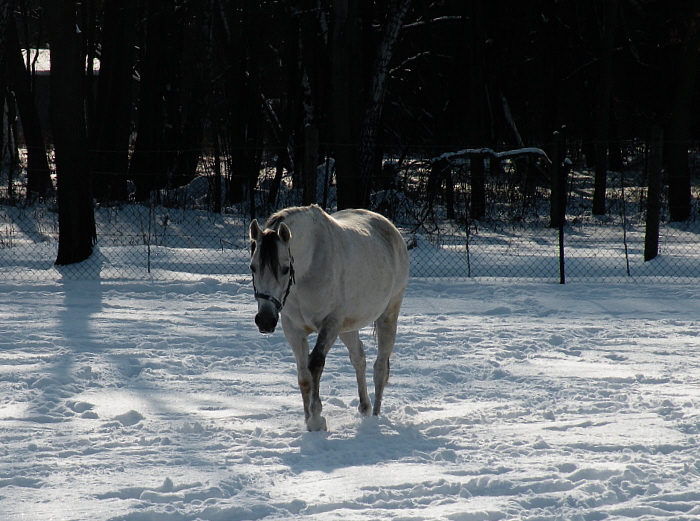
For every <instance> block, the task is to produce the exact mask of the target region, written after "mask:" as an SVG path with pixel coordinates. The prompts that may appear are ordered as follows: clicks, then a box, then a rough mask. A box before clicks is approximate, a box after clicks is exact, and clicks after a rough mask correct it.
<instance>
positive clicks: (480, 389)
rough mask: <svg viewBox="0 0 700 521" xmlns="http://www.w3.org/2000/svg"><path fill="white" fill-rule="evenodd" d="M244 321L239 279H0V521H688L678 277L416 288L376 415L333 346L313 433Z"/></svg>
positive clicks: (275, 350) (689, 436)
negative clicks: (364, 411)
mask: <svg viewBox="0 0 700 521" xmlns="http://www.w3.org/2000/svg"><path fill="white" fill-rule="evenodd" d="M254 312H255V304H254V300H253V297H252V287H251V285H250V282H249V281H248V280H247V277H245V276H243V274H241V275H228V276H225V275H222V276H202V277H200V278H199V279H198V280H193V281H186V282H179V281H171V282H154V281H140V282H134V281H128V280H113V281H106V280H101V281H100V280H70V279H68V278H63V279H59V280H56V281H40V282H31V281H19V282H14V283H13V282H7V281H6V282H4V283H2V284H0V513H1V514H0V518H2V519H3V520H7V521H17V520H32V521H41V520H81V521H82V520H87V519H90V520H94V521H100V520H111V521H151V520H158V521H171V520H172V521H180V520H207V521H219V520H221V521H223V520H226V521H229V520H237V519H291V518H296V517H299V516H300V515H303V516H304V517H305V518H308V519H312V520H334V519H403V520H405V519H442V520H454V521H462V520H490V519H533V520H534V519H538V520H547V519H562V520H587V521H590V520H599V519H627V518H639V519H659V518H668V519H697V518H700V506H699V505H700V492H698V490H700V489H699V488H698V482H699V480H698V475H699V473H700V453H699V452H698V448H697V447H698V443H697V442H698V437H699V436H700V432H699V428H700V413H699V411H698V406H699V405H700V382H699V379H700V371H698V369H699V366H700V349H699V348H700V324H698V321H697V317H698V316H699V314H700V299H699V298H698V291H697V290H696V287H695V286H691V285H681V284H665V285H661V284H629V283H628V284H603V283H576V284H568V285H565V286H560V285H556V284H546V283H534V282H527V283H525V282H519V281H518V279H501V280H492V281H464V282H455V281H452V280H447V279H422V278H416V277H414V278H412V279H411V281H410V283H409V287H408V290H407V294H406V299H405V301H404V307H403V313H402V317H401V320H400V323H399V333H398V338H397V345H396V349H395V354H394V357H393V358H392V376H391V379H390V382H389V386H388V388H387V392H386V394H385V399H384V405H383V415H382V416H381V417H379V418H362V417H360V416H359V415H358V413H357V410H356V407H357V404H358V399H357V396H356V388H355V381H354V371H353V369H352V366H351V364H350V362H349V359H348V357H347V352H346V350H345V348H344V347H343V346H342V345H341V344H338V345H337V346H335V348H334V349H333V350H332V351H331V353H330V355H329V358H328V361H327V363H326V369H325V372H324V375H323V379H322V390H321V396H322V398H323V400H324V415H325V416H326V418H327V420H328V426H329V429H330V430H329V432H327V433H309V432H306V431H305V428H304V423H303V411H302V404H301V396H300V394H299V392H298V389H297V385H296V371H295V366H294V361H293V356H292V353H291V350H290V349H289V346H288V345H287V344H286V342H285V341H284V338H283V335H282V333H281V332H277V333H275V334H273V335H269V336H265V335H261V334H259V333H258V332H257V329H256V327H255V325H254V324H253V315H254ZM362 336H363V341H364V342H365V345H366V346H367V349H368V356H369V361H370V363H369V364H368V366H369V369H368V371H370V372H371V362H372V360H373V357H374V355H375V354H376V349H375V347H374V340H373V338H372V330H371V329H367V330H363V332H362Z"/></svg>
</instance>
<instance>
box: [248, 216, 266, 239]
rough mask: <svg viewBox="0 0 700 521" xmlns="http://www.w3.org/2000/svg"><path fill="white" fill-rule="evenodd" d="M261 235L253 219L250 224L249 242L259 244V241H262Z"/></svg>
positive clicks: (260, 230) (258, 226)
mask: <svg viewBox="0 0 700 521" xmlns="http://www.w3.org/2000/svg"><path fill="white" fill-rule="evenodd" d="M262 235H263V231H262V228H260V225H259V224H258V220H257V219H253V222H251V223H250V240H251V241H253V242H259V241H260V239H262Z"/></svg>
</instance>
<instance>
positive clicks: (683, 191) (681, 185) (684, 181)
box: [666, 0, 700, 221]
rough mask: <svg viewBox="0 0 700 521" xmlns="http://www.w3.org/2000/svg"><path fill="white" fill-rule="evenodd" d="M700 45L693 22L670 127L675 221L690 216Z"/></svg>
mask: <svg viewBox="0 0 700 521" xmlns="http://www.w3.org/2000/svg"><path fill="white" fill-rule="evenodd" d="M698 11H700V1H699V0H694V1H693V2H692V4H691V11H690V13H697V12H698ZM698 46H700V29H698V27H697V25H696V23H695V22H694V21H692V22H689V27H688V33H687V35H686V38H685V45H684V46H683V49H682V51H681V52H682V54H681V59H680V65H679V67H678V70H677V81H676V89H675V94H674V97H673V105H672V109H671V110H672V111H671V117H670V119H669V122H668V127H667V130H666V168H667V171H668V206H669V212H670V214H671V215H670V216H671V221H685V220H686V219H688V217H689V216H690V200H691V193H690V169H689V167H688V147H689V141H690V131H691V126H692V121H693V117H694V116H693V112H692V106H693V92H694V88H695V79H696V78H697V70H698V67H699V66H700V63H699V61H698V58H699V57H700V54H699V53H698Z"/></svg>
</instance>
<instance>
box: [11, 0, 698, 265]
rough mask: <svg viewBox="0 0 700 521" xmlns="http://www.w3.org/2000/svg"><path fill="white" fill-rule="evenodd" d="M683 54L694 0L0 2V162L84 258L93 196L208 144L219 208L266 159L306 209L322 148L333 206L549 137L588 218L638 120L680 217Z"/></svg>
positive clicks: (685, 133) (685, 149)
mask: <svg viewBox="0 0 700 521" xmlns="http://www.w3.org/2000/svg"><path fill="white" fill-rule="evenodd" d="M28 48H31V49H44V48H48V49H50V56H51V70H50V75H49V74H44V75H42V74H41V73H37V72H36V71H35V70H34V69H35V67H34V65H35V64H34V62H33V61H32V59H31V56H33V55H31V54H30V55H29V57H28V56H27V54H26V53H25V54H23V52H22V50H23V49H28ZM699 49H700V0H589V1H585V2H579V1H574V0H537V1H531V2H523V1H522V0H436V1H429V0H413V1H411V0H388V1H385V2H378V1H373V0H338V1H329V0H290V1H272V0H270V1H266V0H261V1H257V2H253V1H241V0H87V1H83V2H75V1H68V0H65V1H64V0H62V1H55V0H43V1H40V0H23V1H19V2H18V1H5V0H0V96H2V97H3V98H4V103H1V102H0V106H2V105H4V107H5V114H6V117H7V120H8V121H9V122H10V123H9V124H8V125H6V126H3V127H2V128H3V134H2V140H1V141H2V146H3V157H5V156H6V155H7V154H11V150H10V148H12V147H10V144H12V143H14V144H15V145H14V146H15V147H16V144H17V143H19V142H21V143H22V145H23V146H25V147H26V150H27V158H26V197H27V199H31V198H41V197H46V196H49V195H52V194H53V193H54V191H55V190H57V191H58V193H57V196H58V206H59V225H60V241H59V251H58V259H57V263H58V264H66V263H72V262H76V261H79V260H82V259H85V258H87V257H88V256H89V255H90V252H91V251H92V243H93V241H94V238H95V231H94V230H95V226H94V216H93V214H92V212H93V204H94V201H98V202H101V203H109V202H118V201H128V200H135V201H137V202H138V201H145V200H147V199H149V197H150V196H151V193H152V191H153V190H158V189H163V188H173V187H177V186H181V185H184V184H186V183H188V182H189V181H191V180H192V179H193V178H194V177H195V176H196V175H197V167H198V164H199V162H200V161H201V160H202V158H203V157H204V155H205V154H212V155H214V156H215V157H216V158H217V159H218V158H219V157H224V156H225V157H227V158H229V164H230V176H229V178H228V183H227V184H226V190H225V191H224V192H223V193H218V194H217V196H216V197H217V198H218V200H217V205H216V206H215V209H216V210H217V211H221V205H222V204H223V205H226V204H235V203H237V202H239V201H241V200H243V199H245V198H246V197H251V200H252V196H251V195H250V194H251V193H252V190H253V188H254V187H255V186H256V183H257V182H258V179H259V176H260V172H261V164H262V161H263V157H264V156H266V155H268V156H269V155H273V156H274V157H275V158H276V161H277V167H278V171H279V172H280V173H281V172H283V171H285V170H286V171H289V172H292V173H293V179H294V183H295V184H297V185H298V187H300V188H302V189H303V191H304V201H305V202H311V201H314V200H315V190H316V177H315V176H316V167H317V165H319V164H322V163H323V162H324V161H325V160H326V158H328V157H332V158H334V159H335V176H336V178H335V179H336V186H337V197H338V208H339V209H342V208H347V207H367V206H368V205H369V201H370V193H371V191H372V190H373V189H377V188H378V187H382V185H384V184H387V183H388V184H390V183H391V179H390V176H389V178H388V177H387V176H386V175H385V172H383V168H382V158H383V157H385V155H386V154H391V155H392V156H393V157H398V158H401V157H404V156H405V155H406V154H409V153H410V154H415V153H417V152H419V153H421V154H423V155H424V156H425V157H437V156H439V155H440V154H443V153H445V152H452V151H457V150H463V149H478V148H482V147H487V148H490V149H492V150H496V151H498V150H508V149H517V148H524V147H530V146H533V147H542V148H545V150H548V146H549V144H550V143H551V142H552V133H553V132H554V131H559V132H561V133H562V134H565V136H566V142H567V143H568V146H569V147H576V148H577V153H578V154H579V155H580V157H584V158H585V161H586V163H587V165H586V166H587V167H589V168H591V169H594V171H595V191H594V193H593V195H592V198H593V201H592V208H593V210H592V211H593V213H594V214H598V215H601V214H605V212H606V198H605V193H606V183H607V179H608V175H609V172H611V171H619V170H620V169H621V168H622V162H623V160H624V152H623V147H622V143H623V142H628V141H630V140H642V141H648V140H649V139H650V135H651V133H652V132H654V135H657V136H659V135H663V140H664V141H663V143H664V145H663V164H664V167H665V173H666V174H665V178H664V182H665V183H666V184H667V190H668V206H669V212H670V218H671V220H674V221H684V220H686V219H688V217H689V216H690V213H691V168H690V167H689V150H691V148H692V147H691V144H692V143H694V142H696V141H697V140H698V138H699V137H700V125H698V118H697V117H696V116H697V115H698V99H697V98H698V93H699V92H698V91H699V86H700V84H699V83H698V81H697V71H698V66H699V65H700V62H699V58H700V53H699ZM95 59H98V60H99V71H97V70H93V66H92V64H93V63H94V60H95ZM86 64H87V66H86ZM49 78H50V79H49ZM45 98H50V102H49V107H50V108H49V110H48V113H49V114H50V116H48V117H45V116H43V112H42V110H41V106H42V100H43V99H45ZM53 151H55V174H56V176H55V179H54V178H53V177H52V173H53V170H52V165H51V164H52V161H53V158H52V155H51V154H52V152H53ZM550 155H551V153H550ZM481 168H482V169H483V161H482V162H481ZM472 175H476V174H475V173H474V172H472ZM482 175H484V174H483V173H482ZM279 179H281V174H280V176H278V177H276V178H275V181H276V182H277V183H279ZM448 179H449V178H448ZM215 186H220V185H219V183H216V184H215ZM11 191H12V179H10V188H9V189H8V193H9V192H11ZM251 212H254V208H253V209H251Z"/></svg>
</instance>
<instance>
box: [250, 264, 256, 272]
mask: <svg viewBox="0 0 700 521" xmlns="http://www.w3.org/2000/svg"><path fill="white" fill-rule="evenodd" d="M250 271H251V272H252V273H255V266H253V265H252V264H251V265H250Z"/></svg>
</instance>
